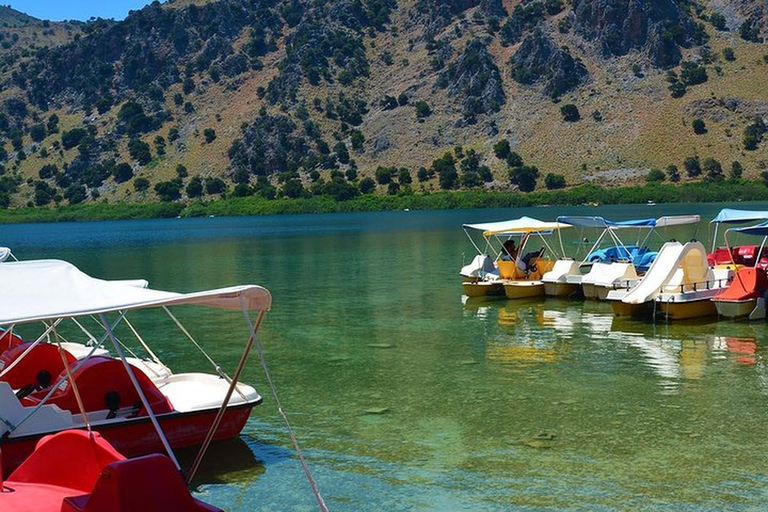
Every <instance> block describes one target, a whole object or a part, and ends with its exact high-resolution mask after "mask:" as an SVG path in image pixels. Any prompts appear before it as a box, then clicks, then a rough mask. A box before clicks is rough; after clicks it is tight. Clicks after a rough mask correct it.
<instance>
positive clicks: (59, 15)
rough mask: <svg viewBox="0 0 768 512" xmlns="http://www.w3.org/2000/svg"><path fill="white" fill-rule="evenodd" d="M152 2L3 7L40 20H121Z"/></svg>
mask: <svg viewBox="0 0 768 512" xmlns="http://www.w3.org/2000/svg"><path fill="white" fill-rule="evenodd" d="M150 3H152V0H10V1H9V0H6V2H3V5H10V6H11V8H12V9H15V10H17V11H20V12H23V13H24V14H28V15H30V16H34V17H35V18H38V19H41V20H50V21H62V20H80V21H87V20H88V19H89V18H91V17H94V18H113V19H115V20H118V21H119V20H122V19H125V17H126V16H128V11H137V10H139V9H141V8H142V7H144V6H145V5H147V4H150Z"/></svg>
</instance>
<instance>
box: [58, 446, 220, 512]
mask: <svg viewBox="0 0 768 512" xmlns="http://www.w3.org/2000/svg"><path fill="white" fill-rule="evenodd" d="M107 510H108V511H110V512H129V511H130V512H134V511H136V512H138V511H140V512H170V511H174V512H221V509H218V508H216V507H213V506H211V505H208V504H206V503H203V502H201V501H199V500H196V499H195V498H193V497H192V495H191V494H190V493H189V489H187V486H186V484H185V483H184V480H183V479H182V477H181V474H180V473H179V472H178V471H177V470H176V467H175V466H174V465H173V463H172V462H171V460H170V459H169V458H168V457H165V456H163V455H159V454H153V455H145V456H144V457H137V458H135V459H126V460H119V461H116V462H113V463H112V464H109V465H108V466H107V467H105V468H104V470H103V471H102V472H101V476H100V477H99V479H98V481H96V485H95V486H94V487H93V490H92V491H91V493H90V496H89V495H84V496H73V497H69V498H64V503H63V504H62V506H61V512H102V511H107Z"/></svg>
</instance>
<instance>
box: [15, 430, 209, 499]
mask: <svg viewBox="0 0 768 512" xmlns="http://www.w3.org/2000/svg"><path fill="white" fill-rule="evenodd" d="M0 484H2V492H0V510H4V511H8V512H11V511H13V512H104V511H110V512H137V511H141V512H166V511H171V510H173V511H178V512H222V511H221V509H219V508H216V507H214V506H211V505H208V504H206V503H204V502H202V501H200V500H198V499H195V498H194V497H192V495H191V494H190V493H189V490H188V489H187V487H186V485H185V483H184V480H183V478H182V476H181V474H180V473H179V471H178V470H177V468H176V467H174V465H173V462H172V461H171V460H170V459H169V458H168V457H165V456H163V455H160V454H152V455H146V456H143V457H139V458H136V459H126V458H125V457H124V456H123V455H122V454H121V453H119V452H118V451H117V450H115V449H114V447H113V446H112V445H110V444H109V443H108V442H107V441H106V440H105V439H104V438H102V437H101V436H100V435H99V434H98V433H97V432H93V433H90V432H86V431H83V430H64V431H61V432H58V433H56V434H54V435H50V436H46V437H44V438H42V439H41V440H40V441H39V442H38V443H37V445H36V447H35V449H34V451H33V452H32V453H31V454H30V455H29V456H28V457H27V458H26V459H25V460H24V461H23V463H22V464H21V465H20V466H19V467H18V468H17V469H16V470H15V471H14V472H13V473H11V474H10V476H9V477H8V478H7V479H6V480H4V481H3V478H2V475H0Z"/></svg>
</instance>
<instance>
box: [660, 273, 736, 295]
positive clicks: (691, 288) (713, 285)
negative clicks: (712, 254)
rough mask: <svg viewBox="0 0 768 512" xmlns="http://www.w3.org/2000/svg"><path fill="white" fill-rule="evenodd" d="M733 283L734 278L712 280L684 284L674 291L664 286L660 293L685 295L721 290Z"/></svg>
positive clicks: (677, 286)
mask: <svg viewBox="0 0 768 512" xmlns="http://www.w3.org/2000/svg"><path fill="white" fill-rule="evenodd" d="M731 281H733V277H732V276H729V277H721V278H719V279H711V280H706V281H697V282H693V283H683V284H679V285H676V286H675V288H677V290H675V291H672V290H670V288H669V287H667V286H664V287H662V288H661V289H660V290H659V291H660V292H665V291H666V293H685V292H698V291H702V290H712V289H719V288H725V286H727V285H728V284H730V283H731Z"/></svg>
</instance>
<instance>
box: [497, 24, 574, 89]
mask: <svg viewBox="0 0 768 512" xmlns="http://www.w3.org/2000/svg"><path fill="white" fill-rule="evenodd" d="M509 65H510V67H511V73H512V78H513V79H515V81H517V82H519V83H521V84H525V85H531V84H534V83H542V84H543V85H544V94H546V95H548V96H550V97H552V98H557V97H559V96H560V95H562V94H563V93H565V92H567V91H570V90H572V89H574V88H576V87H578V86H579V85H581V84H582V83H584V82H585V81H586V79H587V78H588V77H589V73H588V72H587V68H586V67H584V64H582V63H581V62H580V61H579V60H577V59H574V58H573V56H572V55H571V53H570V51H569V50H568V48H567V47H559V46H557V45H556V44H555V42H554V41H553V40H552V38H551V37H549V36H548V35H547V34H545V33H544V31H542V30H540V29H537V30H535V31H534V32H533V33H532V34H531V35H529V36H528V37H526V38H525V39H524V40H523V42H522V44H521V45H520V48H518V50H517V52H515V54H514V55H513V56H512V58H511V59H510V61H509Z"/></svg>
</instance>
